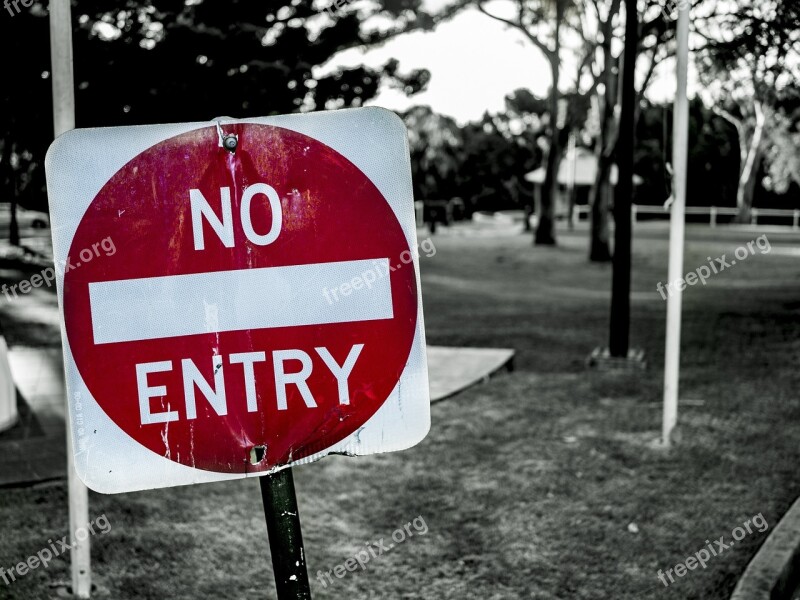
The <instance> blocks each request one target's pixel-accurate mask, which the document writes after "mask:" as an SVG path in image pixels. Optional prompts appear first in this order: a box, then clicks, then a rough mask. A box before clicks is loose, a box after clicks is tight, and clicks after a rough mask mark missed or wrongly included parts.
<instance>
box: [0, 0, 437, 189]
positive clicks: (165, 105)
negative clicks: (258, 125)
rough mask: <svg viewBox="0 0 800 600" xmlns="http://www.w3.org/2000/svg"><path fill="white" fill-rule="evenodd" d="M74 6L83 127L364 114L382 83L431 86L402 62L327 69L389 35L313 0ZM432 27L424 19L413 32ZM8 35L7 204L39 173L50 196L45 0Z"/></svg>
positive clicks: (395, 9) (379, 12) (389, 10)
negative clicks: (338, 57) (16, 188)
mask: <svg viewBox="0 0 800 600" xmlns="http://www.w3.org/2000/svg"><path fill="white" fill-rule="evenodd" d="M418 4H419V0H403V1H402V2H398V1H394V0H387V1H386V2H384V3H382V4H375V5H374V6H371V8H370V15H371V16H382V17H384V19H383V20H384V21H388V22H390V23H394V21H395V20H398V19H401V17H399V16H398V14H400V13H402V14H405V13H406V12H408V11H409V10H412V9H415V8H418ZM73 5H74V6H73V15H74V32H73V41H74V47H75V84H76V105H77V115H76V117H77V118H76V122H77V125H78V126H79V127H92V126H110V125H133V124H140V123H161V122H180V121H209V120H211V119H213V118H215V117H218V116H223V115H228V116H233V117H240V116H247V115H270V114H279V113H289V112H302V111H310V110H322V109H326V108H344V107H355V106H361V105H363V104H364V102H365V101H367V100H369V99H370V98H372V97H374V96H375V94H376V93H377V92H378V89H379V88H380V85H381V83H382V82H388V83H390V84H391V85H395V86H397V87H399V88H401V89H402V90H403V91H405V92H406V93H409V94H413V93H416V92H418V91H420V90H422V89H424V87H425V85H426V84H427V82H428V80H429V77H430V74H429V73H428V72H427V71H425V70H419V71H412V72H409V73H404V72H402V71H401V69H400V68H399V65H398V63H397V61H394V60H392V61H389V62H388V63H387V64H386V65H384V67H383V68H378V69H373V68H368V67H363V66H359V67H354V68H339V69H331V68H326V69H323V66H324V65H325V64H326V63H327V62H328V61H329V59H330V58H331V57H332V56H334V55H335V54H336V53H338V52H340V51H342V50H345V49H347V48H353V47H361V46H363V45H364V44H368V43H378V42H379V41H380V40H382V39H385V38H386V37H387V36H388V35H389V33H387V32H381V31H374V30H372V29H370V28H369V27H368V26H367V25H366V24H365V21H366V20H368V19H366V20H365V19H363V18H362V17H363V16H364V15H362V14H360V13H359V9H358V8H355V7H353V6H352V5H347V6H346V7H344V8H342V9H341V10H339V11H337V12H335V13H334V14H333V15H330V14H328V13H327V12H326V11H324V10H322V9H320V8H319V7H318V6H317V4H316V3H315V2H314V1H313V0H276V1H275V2H271V3H254V2H248V1H246V0H202V1H193V2H186V1H184V0H153V1H147V2H145V1H144V0H123V1H122V2H119V3H117V5H116V6H115V7H114V8H113V9H111V8H109V5H108V3H107V2H104V1H102V0H81V1H80V2H73ZM421 14H423V15H424V13H421ZM425 23H426V21H425V19H422V18H420V19H418V20H417V22H416V23H415V25H414V26H415V27H422V26H424V25H425ZM0 27H1V28H2V30H0V50H1V51H2V55H3V56H4V57H12V56H15V57H18V60H16V59H15V60H7V64H8V65H9V66H10V72H9V73H7V77H8V79H9V81H13V82H14V85H6V86H3V90H2V91H1V92H0V109H1V114H2V117H0V152H1V153H2V154H0V182H1V183H2V184H3V190H4V194H3V196H4V197H3V200H7V199H8V198H11V197H13V195H14V192H13V185H14V184H13V181H14V180H17V181H19V180H20V173H26V172H28V168H29V167H30V166H31V165H33V171H32V173H31V177H30V180H31V182H33V183H31V184H30V185H32V186H33V187H34V188H36V187H38V190H37V191H39V192H40V191H41V189H42V188H41V185H42V184H43V180H44V177H43V174H42V171H43V169H42V168H41V165H42V162H43V158H44V153H45V150H46V148H47V146H48V145H49V143H50V142H51V141H52V127H51V125H50V123H51V122H52V116H51V115H52V103H51V99H50V98H51V92H50V80H49V69H50V60H49V44H48V31H49V30H48V18H47V13H46V10H45V7H44V5H43V4H42V3H36V4H34V5H33V6H32V7H31V8H30V10H24V11H22V12H21V13H20V14H18V15H15V16H14V17H13V18H5V19H2V20H0ZM23 57H24V58H23ZM32 124H36V126H31V125H32ZM27 156H30V159H29V160H28V159H26V158H25V157H27Z"/></svg>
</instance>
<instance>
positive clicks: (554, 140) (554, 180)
mask: <svg viewBox="0 0 800 600" xmlns="http://www.w3.org/2000/svg"><path fill="white" fill-rule="evenodd" d="M556 37H558V36H556ZM557 56H558V53H556V58H555V60H552V59H551V61H550V70H551V73H552V75H553V86H552V88H551V89H550V149H549V150H548V152H547V165H546V167H545V175H544V183H543V184H542V190H541V201H540V202H539V206H538V207H537V208H538V209H539V214H538V215H537V218H538V220H539V222H538V223H537V225H536V234H535V236H534V241H533V243H534V244H536V245H537V246H543V245H544V246H555V244H556V227H555V225H556V219H555V209H556V196H557V194H558V166H559V163H560V162H561V161H560V158H561V144H560V143H559V141H560V140H559V130H558V101H559V97H560V96H559V93H558V78H559V74H560V69H561V67H560V63H559V60H558V58H557Z"/></svg>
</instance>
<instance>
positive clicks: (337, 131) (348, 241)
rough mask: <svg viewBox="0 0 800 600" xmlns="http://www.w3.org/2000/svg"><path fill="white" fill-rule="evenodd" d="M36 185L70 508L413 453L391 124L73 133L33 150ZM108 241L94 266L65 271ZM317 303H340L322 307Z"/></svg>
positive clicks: (357, 119)
mask: <svg viewBox="0 0 800 600" xmlns="http://www.w3.org/2000/svg"><path fill="white" fill-rule="evenodd" d="M46 167H47V178H48V193H49V196H50V209H51V213H52V231H53V250H54V255H55V260H56V262H57V264H65V265H66V266H65V268H64V269H63V273H59V274H58V276H57V285H58V298H59V306H60V310H61V319H62V337H63V345H64V363H65V369H66V381H67V392H68V395H69V413H70V419H71V424H72V434H73V435H72V439H73V451H74V453H75V467H76V470H77V472H78V474H79V476H80V478H81V479H82V480H83V481H84V483H85V484H86V485H87V486H88V487H90V488H91V489H93V490H96V491H99V492H105V493H118V492H126V491H133V490H142V489H151V488H160V487H168V486H176V485H186V484H193V483H201V482H209V481H219V480H225V479H237V478H242V477H248V476H258V475H263V474H265V473H267V472H271V471H274V470H276V469H279V468H282V467H286V466H289V465H296V464H300V463H306V462H311V461H314V460H317V459H319V458H321V457H323V456H325V455H328V454H347V455H364V454H372V453H378V452H388V451H394V450H402V449H405V448H408V447H410V446H413V445H414V444H416V443H418V442H419V441H421V440H422V439H423V438H424V437H425V435H426V434H427V431H428V429H429V426H430V414H429V405H430V400H429V393H428V378H427V365H426V358H425V332H424V327H423V320H422V302H421V295H420V283H419V265H418V261H417V258H418V257H417V255H416V248H417V241H416V229H415V220H414V203H413V198H412V188H411V170H410V163H409V153H408V147H407V142H406V131H405V127H404V126H403V123H402V121H401V120H400V119H399V118H398V117H397V116H396V115H394V114H393V113H391V112H389V111H385V110H383V109H377V108H363V109H355V110H344V111H332V112H323V113H316V114H309V115H289V116H279V117H269V118H257V119H244V120H232V119H226V120H221V121H218V122H211V123H188V124H178V125H156V126H140V127H119V128H104V129H79V130H73V131H70V132H68V133H66V134H64V135H62V136H61V137H59V138H58V139H57V140H56V141H55V142H54V143H53V145H52V147H51V148H50V151H49V152H48V155H47V161H46ZM107 238H110V239H112V240H113V243H114V245H115V247H116V249H117V251H116V252H115V253H114V254H113V255H110V256H103V257H102V260H101V259H97V260H89V261H87V260H84V261H82V260H81V255H82V252H83V254H87V252H84V251H85V250H86V249H89V251H91V248H92V247H93V246H95V245H97V243H98V242H100V241H101V240H104V239H107ZM410 255H413V257H414V260H413V261H412V262H411V264H406V263H407V262H408V257H409V256H410ZM376 272H379V273H381V274H383V273H386V274H387V275H388V276H382V277H377V276H375V273H376ZM369 275H372V277H370V276H369ZM350 282H352V285H347V284H348V283H350ZM331 289H339V290H342V293H344V292H345V291H346V292H348V293H347V294H346V295H344V296H341V297H340V298H339V301H338V302H336V303H331V302H330V301H329V300H327V299H326V295H325V292H326V291H327V290H331Z"/></svg>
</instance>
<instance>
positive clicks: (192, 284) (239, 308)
mask: <svg viewBox="0 0 800 600" xmlns="http://www.w3.org/2000/svg"><path fill="white" fill-rule="evenodd" d="M366 272H372V274H373V275H374V277H369V278H368V279H370V280H372V282H371V283H370V287H360V289H358V290H352V292H351V293H349V294H348V296H347V297H342V296H341V295H334V294H333V293H331V292H330V291H329V290H335V289H337V288H339V287H340V286H341V285H342V284H345V283H349V282H350V281H352V280H353V279H354V278H361V279H362V281H363V280H364V278H363V275H364V274H365V273H366ZM384 273H385V274H386V275H385V276H384ZM388 274H389V259H387V258H381V259H368V260H353V261H344V262H330V263H317V264H312V265H295V266H290V267H267V268H261V269H240V270H236V271H217V272H213V273H196V274H189V275H170V276H166V277H146V278H142V279H124V280H120V281H102V282H97V283H90V284H89V302H90V304H91V312H92V332H93V333H94V343H95V344H112V343H115V342H132V341H137V340H152V339H159V338H169V337H178V336H185V335H197V334H202V333H216V332H222V331H240V330H247V329H268V328H275V327H299V326H303V325H325V324H330V323H351V322H355V321H375V320H379V319H391V318H392V317H393V316H394V310H393V306H392V289H391V279H390V277H389V275H388ZM326 291H328V293H327V294H326V293H325V292H326ZM334 298H335V300H334Z"/></svg>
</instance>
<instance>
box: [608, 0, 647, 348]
mask: <svg viewBox="0 0 800 600" xmlns="http://www.w3.org/2000/svg"><path fill="white" fill-rule="evenodd" d="M638 33H639V23H638V13H637V10H636V2H635V1H633V0H626V2H625V50H624V55H623V56H624V58H623V67H622V86H621V87H622V105H621V106H622V109H621V111H620V122H619V138H618V140H617V166H618V168H619V181H618V182H617V189H616V193H615V196H614V224H615V227H614V270H613V273H612V280H611V325H610V328H609V329H610V332H609V344H608V345H609V351H610V353H611V356H614V357H618V358H627V356H628V349H629V342H630V327H631V322H630V303H631V201H632V196H633V149H634V144H635V135H636V131H635V120H636V117H635V111H636V102H637V94H636V85H635V78H634V73H635V70H636V56H637V54H638V45H639V41H638Z"/></svg>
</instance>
